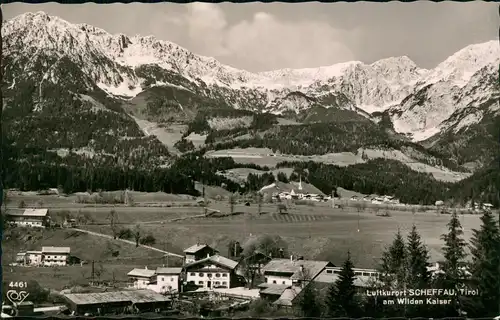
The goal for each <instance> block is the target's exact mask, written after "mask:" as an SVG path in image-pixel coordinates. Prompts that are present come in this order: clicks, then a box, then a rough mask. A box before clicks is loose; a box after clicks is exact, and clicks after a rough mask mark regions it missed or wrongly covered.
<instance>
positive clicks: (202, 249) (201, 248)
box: [184, 243, 218, 264]
mask: <svg viewBox="0 0 500 320" xmlns="http://www.w3.org/2000/svg"><path fill="white" fill-rule="evenodd" d="M217 253H218V251H217V250H215V249H214V248H212V247H210V246H209V245H207V244H199V243H197V244H195V245H193V246H191V247H189V248H187V249H185V250H184V263H185V264H189V263H192V262H195V261H198V260H201V259H204V258H206V257H209V256H213V255H216V254H217Z"/></svg>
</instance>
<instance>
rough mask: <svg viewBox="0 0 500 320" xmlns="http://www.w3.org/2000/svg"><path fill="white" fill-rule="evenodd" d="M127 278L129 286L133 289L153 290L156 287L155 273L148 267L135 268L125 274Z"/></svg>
mask: <svg viewBox="0 0 500 320" xmlns="http://www.w3.org/2000/svg"><path fill="white" fill-rule="evenodd" d="M127 276H128V278H129V282H130V286H131V287H133V288H134V289H153V288H155V287H156V271H155V270H150V269H148V267H145V268H144V269H139V268H135V269H133V270H132V271H130V272H129V273H127ZM155 291H156V290H155Z"/></svg>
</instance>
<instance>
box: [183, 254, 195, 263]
mask: <svg viewBox="0 0 500 320" xmlns="http://www.w3.org/2000/svg"><path fill="white" fill-rule="evenodd" d="M195 261H196V259H195V255H194V254H188V253H186V257H185V263H186V264H187V263H191V262H195Z"/></svg>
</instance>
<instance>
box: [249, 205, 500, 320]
mask: <svg viewBox="0 0 500 320" xmlns="http://www.w3.org/2000/svg"><path fill="white" fill-rule="evenodd" d="M481 222H482V224H481V227H480V228H479V229H478V230H473V238H472V240H471V241H470V243H466V241H465V240H464V239H463V230H462V226H461V224H460V220H459V218H458V216H457V214H456V213H454V214H453V215H452V216H451V219H450V221H449V223H448V224H447V227H448V230H447V232H446V233H445V234H443V235H442V236H441V239H442V240H443V248H442V250H443V255H444V260H443V261H442V262H441V266H440V268H441V269H440V272H433V271H431V269H429V267H430V266H431V264H430V262H429V249H428V248H427V246H426V245H425V244H424V242H423V241H422V238H421V236H420V234H419V232H418V230H417V228H416V226H415V225H414V226H413V227H412V229H411V231H410V232H409V234H408V235H407V237H406V239H405V237H404V236H403V234H402V233H401V232H400V231H399V230H398V232H397V233H396V235H395V237H394V240H393V242H392V243H391V244H390V245H389V246H388V247H386V249H385V251H384V253H383V255H382V257H381V259H380V261H379V264H378V267H377V271H378V273H379V277H376V278H375V277H374V278H372V279H371V280H370V281H369V282H368V283H367V284H366V285H365V286H366V288H364V289H361V287H360V286H359V284H358V283H356V282H357V278H356V275H355V271H354V268H355V266H354V263H353V261H352V260H351V257H350V254H349V252H348V253H347V259H346V260H345V261H344V263H343V264H342V267H341V270H340V272H339V275H338V278H337V280H336V281H335V283H333V284H331V285H328V286H327V287H324V286H321V284H320V283H317V282H313V281H310V280H311V279H310V278H307V277H306V278H305V280H307V279H309V281H306V283H307V284H306V285H305V286H303V288H302V290H301V291H300V292H299V294H298V296H297V298H296V301H297V302H296V305H295V307H294V309H293V312H294V314H295V315H299V316H303V317H327V318H341V317H350V318H360V317H370V318H387V317H405V318H416V317H424V318H445V317H463V316H465V315H466V316H467V317H468V318H492V317H495V316H497V315H498V314H499V313H500V228H499V226H498V224H497V221H496V220H495V218H494V217H493V215H492V213H491V212H484V214H483V216H482V217H481ZM282 247H285V248H286V245H284V246H283V245H282ZM467 249H469V250H467ZM261 250H262V249H261ZM467 251H469V252H470V253H467ZM264 252H265V251H264ZM244 253H245V250H243V255H244ZM276 254H279V253H276ZM468 255H470V257H471V259H470V261H469V262H468V261H467V260H466V258H467V256H468ZM275 256H277V255H275ZM305 274H307V272H305ZM428 289H430V290H429V291H427V292H426V293H425V294H422V295H418V296H415V295H414V294H415V293H417V292H418V290H421V292H422V291H424V290H428ZM434 289H435V291H433V290H434ZM377 290H379V291H382V290H383V291H385V292H387V293H389V292H391V291H392V292H396V291H397V292H406V295H403V294H401V295H397V294H393V295H390V294H388V295H385V296H384V295H382V294H380V293H379V294H377V293H376V292H377ZM411 292H413V295H412V293H411ZM405 299H406V300H405ZM412 299H414V300H412ZM428 299H429V300H428ZM437 300H440V301H441V302H443V301H446V303H442V304H434V302H436V301H437ZM384 301H385V302H384ZM389 301H393V302H394V303H391V302H389ZM411 301H413V303H412V302H411ZM419 301H423V303H420V302H419ZM257 304H258V307H257V309H258V310H254V313H257V314H256V315H258V316H269V315H275V314H279V310H276V308H275V307H273V306H271V305H270V304H267V303H266V302H262V301H261V302H259V303H257ZM263 304H264V305H263ZM254 305H256V304H254Z"/></svg>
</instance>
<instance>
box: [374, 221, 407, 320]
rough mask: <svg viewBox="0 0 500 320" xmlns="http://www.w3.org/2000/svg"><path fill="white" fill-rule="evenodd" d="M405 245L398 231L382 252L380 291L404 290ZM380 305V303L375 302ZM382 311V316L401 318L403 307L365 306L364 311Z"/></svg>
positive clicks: (403, 312) (403, 311)
mask: <svg viewBox="0 0 500 320" xmlns="http://www.w3.org/2000/svg"><path fill="white" fill-rule="evenodd" d="M406 268H407V261H406V245H405V242H404V239H403V236H402V235H401V231H400V230H399V229H398V232H397V233H396V236H395V237H394V240H393V241H392V244H391V245H390V246H389V247H388V248H387V249H386V250H385V251H384V253H383V254H382V258H381V265H380V267H379V272H380V280H381V282H382V284H381V286H382V289H385V290H393V289H400V290H403V289H405V288H406V272H407V270H406ZM377 303H380V302H377ZM370 308H372V309H373V308H375V309H382V310H383V314H384V316H403V315H404V314H405V306H402V305H397V304H395V305H382V307H381V308H378V307H376V306H375V307H374V306H371V307H370V306H368V305H367V306H366V309H370Z"/></svg>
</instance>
